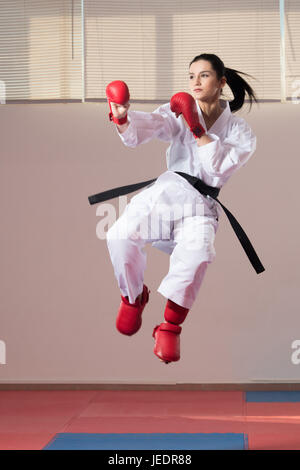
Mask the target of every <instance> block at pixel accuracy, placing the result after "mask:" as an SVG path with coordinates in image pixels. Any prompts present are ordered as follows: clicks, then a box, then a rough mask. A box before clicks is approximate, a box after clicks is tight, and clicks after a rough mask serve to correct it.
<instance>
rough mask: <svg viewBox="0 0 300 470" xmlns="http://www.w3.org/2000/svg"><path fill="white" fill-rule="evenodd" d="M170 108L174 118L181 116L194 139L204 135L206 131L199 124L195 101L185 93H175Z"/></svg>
mask: <svg viewBox="0 0 300 470" xmlns="http://www.w3.org/2000/svg"><path fill="white" fill-rule="evenodd" d="M170 106H171V111H173V113H175V114H176V117H178V116H179V115H180V114H183V117H184V119H185V120H186V122H187V124H188V125H189V127H190V130H191V131H192V133H193V134H194V137H195V138H196V139H198V138H199V137H201V136H202V135H203V134H205V132H206V131H205V129H204V128H203V127H202V126H201V124H200V121H199V115H198V110H197V105H196V101H195V100H194V98H193V97H192V95H190V94H189V93H185V92H180V93H176V94H175V95H173V96H172V98H171V101H170Z"/></svg>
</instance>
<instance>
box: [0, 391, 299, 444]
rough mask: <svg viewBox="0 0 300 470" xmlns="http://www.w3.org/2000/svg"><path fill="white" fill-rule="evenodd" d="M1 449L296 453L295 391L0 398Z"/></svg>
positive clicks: (8, 394) (6, 394)
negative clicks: (267, 451) (293, 451)
mask: <svg viewBox="0 0 300 470" xmlns="http://www.w3.org/2000/svg"><path fill="white" fill-rule="evenodd" d="M0 449H1V450H38V449H40V450H42V449H47V450H51V449H61V450H62V449H82V450H84V449H95V450H96V449H114V450H120V449H144V450H146V449H151V450H154V449H165V450H167V449H182V450H183V449H189V450H192V449H206V450H210V449H215V450H221V449H225V450H229V449H236V450H241V449H244V450H258V449H259V450H287V449H288V450H300V391H285V392H280V391H272V392H268V391H262V392H253V391H251V392H245V391H186V390H184V391H161V390H155V391H153V390H151V391H144V390H142V391H140V390H138V391H136V390H135V391H132V390H125V391H123V390H122V391H119V390H113V391H112V390H105V391H102V390H101V391H99V390H87V391H81V390H76V391H75V390H74V391H69V390H68V391H65V390H63V391H60V390H59V391H45V390H42V391H39V390H38V391H32V390H28V391H23V390H20V391H15V390H10V391H0Z"/></svg>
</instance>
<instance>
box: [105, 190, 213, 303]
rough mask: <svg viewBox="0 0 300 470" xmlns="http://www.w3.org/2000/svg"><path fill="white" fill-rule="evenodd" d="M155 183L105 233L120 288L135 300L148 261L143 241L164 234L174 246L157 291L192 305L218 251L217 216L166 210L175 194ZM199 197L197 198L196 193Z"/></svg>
mask: <svg viewBox="0 0 300 470" xmlns="http://www.w3.org/2000/svg"><path fill="white" fill-rule="evenodd" d="M154 186H155V185H154ZM154 186H153V185H152V186H150V187H148V188H146V189H145V190H143V191H141V192H140V193H139V194H137V195H135V196H134V197H133V198H132V199H131V201H130V202H129V204H127V205H126V207H125V210H124V212H123V213H122V215H121V216H120V217H119V218H118V219H117V220H116V222H114V224H113V225H112V226H111V227H110V229H109V230H108V231H107V233H106V241H107V247H108V251H109V254H110V258H111V262H112V265H113V269H114V273H115V277H116V279H117V282H118V285H119V288H120V291H121V294H122V295H123V296H124V297H126V296H128V299H129V302H130V303H134V302H135V299H136V297H137V296H138V295H139V294H140V293H141V292H142V290H143V284H144V271H145V269H146V261H147V259H146V258H147V254H146V252H145V251H144V247H145V245H146V243H153V242H157V241H159V240H164V242H165V243H167V245H169V247H170V246H171V250H170V253H171V254H170V264H169V271H168V273H167V275H166V276H165V277H164V278H163V280H162V281H161V283H160V285H159V287H158V289H157V292H159V293H160V294H162V295H163V296H164V297H166V298H167V299H170V300H172V301H173V302H175V303H177V304H178V305H181V306H182V307H185V308H189V309H190V308H191V307H192V305H193V303H194V301H195V299H196V296H197V293H198V291H199V289H200V287H201V284H202V282H203V279H204V276H205V273H206V270H207V266H208V264H209V263H211V262H212V261H213V259H214V258H215V255H216V252H215V249H214V238H215V234H216V231H217V227H218V222H217V219H216V218H215V217H214V216H210V215H203V211H202V213H201V214H200V215H198V214H197V212H196V211H195V210H194V209H195V208H192V209H191V211H190V215H186V214H185V216H184V217H182V216H181V217H178V213H177V214H176V211H174V212H173V213H172V210H169V211H168V208H169V209H170V208H171V206H172V202H171V199H172V198H169V199H168V198H167V197H166V192H164V191H157V186H156V187H154ZM193 195H195V191H194V189H193ZM193 197H195V196H193ZM197 199H198V202H199V197H198V196H197ZM198 212H199V211H198ZM163 251H165V250H163Z"/></svg>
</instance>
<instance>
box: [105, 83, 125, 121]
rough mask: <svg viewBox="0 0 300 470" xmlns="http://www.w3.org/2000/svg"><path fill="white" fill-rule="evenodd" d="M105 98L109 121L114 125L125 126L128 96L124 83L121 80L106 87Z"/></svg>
mask: <svg viewBox="0 0 300 470" xmlns="http://www.w3.org/2000/svg"><path fill="white" fill-rule="evenodd" d="M106 97H107V101H108V104H109V109H110V113H109V120H110V121H113V122H114V123H115V124H125V123H126V122H127V110H128V108H129V106H130V104H129V99H130V94H129V89H128V86H127V85H126V83H125V82H123V81H121V80H115V81H113V82H110V83H109V84H108V85H107V87H106Z"/></svg>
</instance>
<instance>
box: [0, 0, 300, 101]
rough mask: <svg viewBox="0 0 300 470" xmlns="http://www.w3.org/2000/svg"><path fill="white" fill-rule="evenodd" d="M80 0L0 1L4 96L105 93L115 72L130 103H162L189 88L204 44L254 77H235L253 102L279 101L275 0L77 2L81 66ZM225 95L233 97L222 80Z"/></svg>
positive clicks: (289, 26)
mask: <svg viewBox="0 0 300 470" xmlns="http://www.w3.org/2000/svg"><path fill="white" fill-rule="evenodd" d="M81 3H82V2H81V0H1V1H0V90H1V84H2V85H3V84H5V89H6V102H7V103H9V102H20V101H21V102H22V101H26V100H29V101H32V100H33V101H34V100H73V99H74V100H79V101H80V100H81V99H82V98H84V99H85V100H87V101H89V100H105V99H106V97H105V88H106V86H107V84H108V83H109V82H110V81H112V80H124V81H125V82H126V83H127V84H128V87H129V90H130V94H131V99H132V100H133V101H134V100H136V101H147V100H150V101H156V102H160V101H161V102H165V101H168V100H169V99H170V97H171V96H172V95H173V94H174V93H176V92H178V91H189V89H188V66H189V62H190V61H191V60H192V59H193V58H194V57H195V56H196V55H199V54H201V53H203V52H206V53H213V54H216V55H218V56H219V57H220V58H221V59H222V60H223V62H224V64H225V66H227V67H231V68H234V69H237V70H240V71H242V72H246V73H249V74H250V75H253V77H255V79H252V78H250V77H247V76H246V77H244V76H243V75H242V76H243V77H244V78H245V79H246V80H247V81H248V82H249V84H250V85H251V86H252V87H253V89H254V91H255V92H256V94H257V97H258V99H259V100H280V14H279V0H251V1H241V0H203V1H199V0H164V1H161V0H151V1H150V0H127V1H125V0H84V1H83V3H84V18H83V19H84V44H85V47H84V62H85V65H84V70H82V42H83V41H82V40H83V38H82V24H81V20H82V18H81ZM285 4H286V74H287V80H286V81H287V96H291V95H292V93H293V92H294V89H293V88H292V87H293V84H295V80H296V79H297V77H298V78H299V79H300V65H299V63H300V61H299V50H300V47H299V46H300V33H299V31H300V28H299V26H300V13H299V11H300V4H299V0H286V2H285ZM82 72H83V73H82ZM83 78H84V81H83ZM299 87H300V85H299ZM299 87H298V88H299ZM83 90H84V91H85V95H84V96H83V94H82V93H83ZM224 93H225V97H226V98H228V99H232V98H233V97H232V94H231V91H230V88H229V87H228V86H225V88H224Z"/></svg>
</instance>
